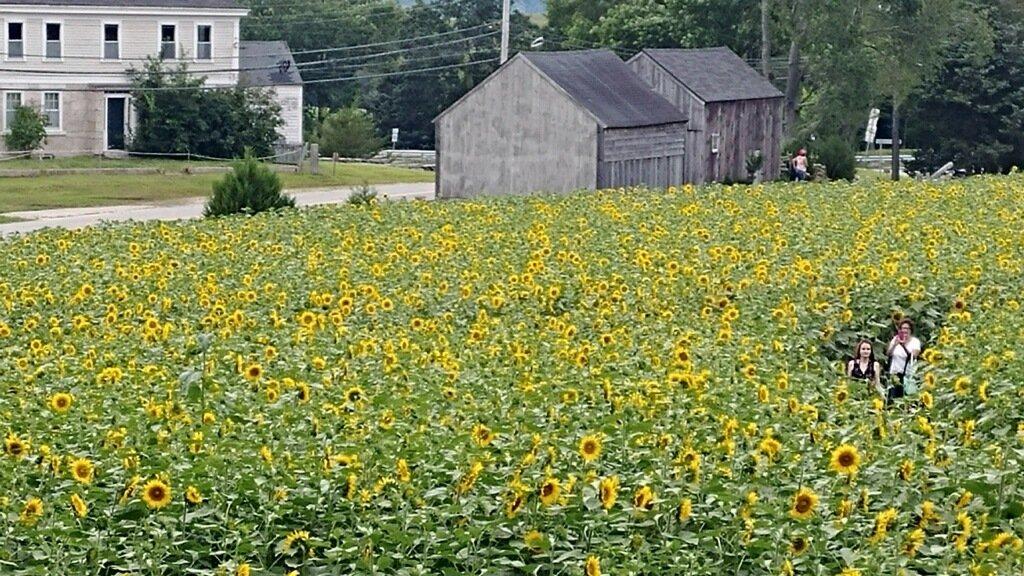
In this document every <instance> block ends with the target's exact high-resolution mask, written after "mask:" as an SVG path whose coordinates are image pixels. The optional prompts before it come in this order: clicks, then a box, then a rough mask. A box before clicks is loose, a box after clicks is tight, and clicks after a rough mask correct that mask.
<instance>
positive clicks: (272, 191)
mask: <svg viewBox="0 0 1024 576" xmlns="http://www.w3.org/2000/svg"><path fill="white" fill-rule="evenodd" d="M294 207H295V199H294V198H292V197H291V196H287V195H285V194H282V193H281V178H280V177H279V176H278V175H277V174H276V173H275V172H274V171H273V170H271V169H270V168H268V167H266V166H264V165H263V164H261V163H260V162H259V161H257V160H256V159H255V158H253V157H252V156H251V155H246V157H245V159H244V160H240V161H238V162H236V163H235V165H234V168H233V170H232V172H231V173H229V174H225V175H224V179H223V180H221V181H220V182H216V183H214V185H213V196H212V197H211V198H210V200H209V202H207V203H206V209H205V210H204V211H203V214H204V215H205V216H207V217H210V216H225V215H228V214H239V213H244V214H256V213H258V212H264V211H266V210H274V209H276V208H294Z"/></svg>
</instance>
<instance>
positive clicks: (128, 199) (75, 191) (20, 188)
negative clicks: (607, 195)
mask: <svg viewBox="0 0 1024 576" xmlns="http://www.w3.org/2000/svg"><path fill="white" fill-rule="evenodd" d="M70 160H74V159H69V161H70ZM36 162H38V161H36ZM105 162H106V161H105ZM111 162H114V160H111ZM143 162H151V161H149V160H144V161H143ZM155 162H165V163H166V162H172V163H173V161H167V160H157V161H155ZM4 164H7V163H4ZM175 164H177V165H178V166H180V165H181V164H182V163H180V162H178V163H175ZM128 165H130V166H138V165H139V164H138V163H137V161H135V160H132V161H131V163H130V164H128ZM5 167H6V166H5ZM320 168H321V174H319V175H317V176H314V175H312V174H293V173H282V174H281V179H282V180H283V181H284V187H285V188H286V189H297V188H319V187H329V186H355V185H359V184H363V183H366V184H398V183H409V182H432V181H433V180H434V173H433V172H428V171H425V170H411V169H407V168H395V167H392V166H379V165H375V164H338V170H337V174H335V173H333V170H332V168H331V164H330V163H329V162H328V163H321V164H320ZM222 176H223V175H222V174H194V175H189V174H182V173H176V174H172V173H169V174H147V175H132V174H109V175H95V174H67V175H60V176H40V177H35V178H0V213H3V212H14V211H19V210H44V209H47V208H70V207H82V206H101V205H110V204H130V203H133V202H154V201H164V200H176V199H180V198H191V197H195V196H207V195H209V194H210V190H211V187H212V185H213V183H214V182H215V181H216V180H218V179H220V178H221V177H222Z"/></svg>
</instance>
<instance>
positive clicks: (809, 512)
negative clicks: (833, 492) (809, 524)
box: [789, 488, 818, 520]
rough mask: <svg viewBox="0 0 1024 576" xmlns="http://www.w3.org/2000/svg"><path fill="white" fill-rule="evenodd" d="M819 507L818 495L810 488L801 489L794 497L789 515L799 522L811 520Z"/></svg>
mask: <svg viewBox="0 0 1024 576" xmlns="http://www.w3.org/2000/svg"><path fill="white" fill-rule="evenodd" d="M817 506H818V495H817V494H815V493H814V491H813V490H811V489H810V488H801V489H800V490H799V491H797V493H796V494H794V495H793V505H792V506H791V507H790V509H789V515H790V516H792V517H793V518H795V519H797V520H809V519H810V518H811V516H814V509H815V508H816V507H817Z"/></svg>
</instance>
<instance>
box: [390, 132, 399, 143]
mask: <svg viewBox="0 0 1024 576" xmlns="http://www.w3.org/2000/svg"><path fill="white" fill-rule="evenodd" d="M391 143H392V144H397V143H398V128H392V129H391Z"/></svg>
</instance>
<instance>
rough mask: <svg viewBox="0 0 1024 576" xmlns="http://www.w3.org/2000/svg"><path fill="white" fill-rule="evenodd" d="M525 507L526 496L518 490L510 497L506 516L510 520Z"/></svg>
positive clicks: (506, 504) (506, 503) (506, 507)
mask: <svg viewBox="0 0 1024 576" xmlns="http://www.w3.org/2000/svg"><path fill="white" fill-rule="evenodd" d="M525 505H526V494H524V493H523V492H520V491H519V490H516V491H514V492H512V493H511V494H510V495H509V498H508V501H507V502H505V515H506V516H508V517H509V518H513V517H515V515H516V514H518V513H519V511H520V510H522V509H523V506H525Z"/></svg>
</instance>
